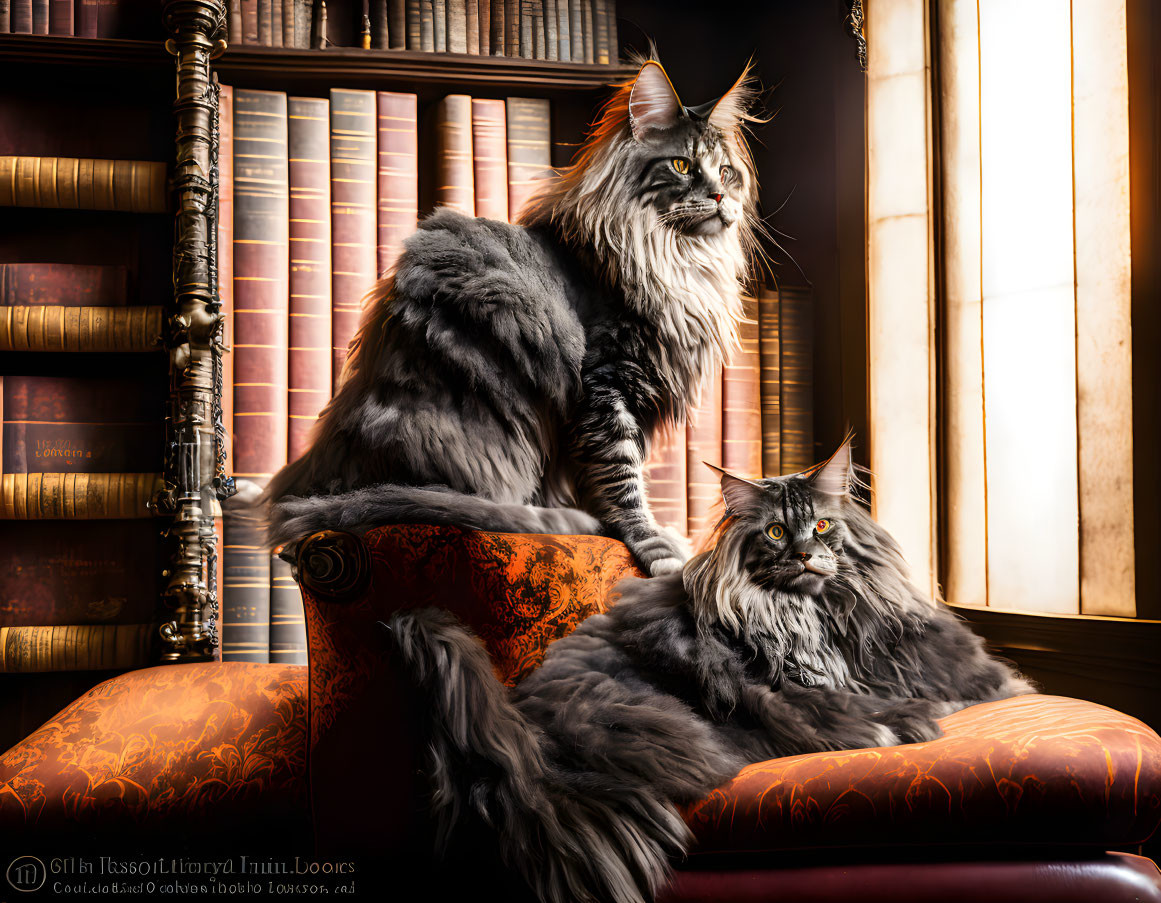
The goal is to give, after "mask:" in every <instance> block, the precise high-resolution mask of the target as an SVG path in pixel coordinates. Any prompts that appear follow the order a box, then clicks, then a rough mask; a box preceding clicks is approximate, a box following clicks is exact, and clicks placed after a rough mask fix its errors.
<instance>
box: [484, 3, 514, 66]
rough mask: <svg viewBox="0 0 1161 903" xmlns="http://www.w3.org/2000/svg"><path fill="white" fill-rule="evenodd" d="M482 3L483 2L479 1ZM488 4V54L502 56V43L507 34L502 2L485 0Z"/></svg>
mask: <svg viewBox="0 0 1161 903" xmlns="http://www.w3.org/2000/svg"><path fill="white" fill-rule="evenodd" d="M480 2H481V3H484V2H485V0H480ZM486 2H487V4H488V54H489V55H490V56H503V55H504V41H505V36H506V35H507V33H508V28H507V25H506V22H507V19H506V18H505V16H506V13H505V7H504V0H486Z"/></svg>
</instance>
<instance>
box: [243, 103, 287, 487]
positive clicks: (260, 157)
mask: <svg viewBox="0 0 1161 903" xmlns="http://www.w3.org/2000/svg"><path fill="white" fill-rule="evenodd" d="M287 178H288V174H287V121H286V95H285V94H283V93H281V92H278V91H253V90H249V89H242V88H235V89H234V473H235V475H236V476H239V477H244V478H246V479H249V480H254V481H258V482H264V481H266V480H268V479H269V478H270V477H271V476H273V475H274V473H275V472H276V471H277V470H278V469H279V468H280V467H282V465H283V464H285V463H286V420H287V416H286V415H287V391H286V390H287V352H286V348H287V339H288V325H287V324H288V320H289V287H288V276H289V269H290V260H289V244H290V241H289V238H290V235H289V233H290V222H289V220H290V210H289V191H288V185H287Z"/></svg>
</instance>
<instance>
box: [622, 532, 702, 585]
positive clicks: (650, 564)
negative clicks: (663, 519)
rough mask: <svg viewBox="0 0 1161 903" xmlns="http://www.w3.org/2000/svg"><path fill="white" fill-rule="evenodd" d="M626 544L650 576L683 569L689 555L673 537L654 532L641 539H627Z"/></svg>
mask: <svg viewBox="0 0 1161 903" xmlns="http://www.w3.org/2000/svg"><path fill="white" fill-rule="evenodd" d="M625 545H627V546H628V547H629V551H630V552H632V553H633V557H634V558H635V559H636V560H637V564H638V565H639V566H640V568H641V570H643V571H644V572H645V573H646V574H648V575H649V576H650V577H660V576H661V575H662V574H672V573H673V572H674V571H679V570H681V568H682V566H683V565H684V564H685V559H686V558H687V557H688V555H687V553H686V551H685V549H683V548H682V547H681V544H680V543H678V542H677V540H675V539H674V538H673V537H671V536H667V535H666V534H664V533H652V534H649V535H647V536H644V537H642V538H640V539H626V541H625Z"/></svg>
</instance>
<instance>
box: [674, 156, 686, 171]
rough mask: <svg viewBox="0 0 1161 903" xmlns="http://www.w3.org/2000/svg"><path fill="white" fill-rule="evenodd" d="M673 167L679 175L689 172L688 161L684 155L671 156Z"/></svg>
mask: <svg viewBox="0 0 1161 903" xmlns="http://www.w3.org/2000/svg"><path fill="white" fill-rule="evenodd" d="M673 168H674V169H675V170H677V172H678V173H680V174H681V175H683V176H684V175H685V174H686V173H687V172H689V161H688V160H686V159H685V158H684V157H674V158H673Z"/></svg>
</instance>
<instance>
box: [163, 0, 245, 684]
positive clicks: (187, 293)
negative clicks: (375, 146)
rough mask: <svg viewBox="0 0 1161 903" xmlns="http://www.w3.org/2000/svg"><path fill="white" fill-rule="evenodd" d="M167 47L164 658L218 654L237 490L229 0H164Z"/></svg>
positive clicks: (201, 657) (194, 658) (202, 657)
mask: <svg viewBox="0 0 1161 903" xmlns="http://www.w3.org/2000/svg"><path fill="white" fill-rule="evenodd" d="M165 23H166V26H167V28H168V29H169V31H170V33H171V34H172V35H173V36H172V37H171V38H170V39H169V40H168V41H167V42H166V49H167V50H169V52H170V53H172V54H173V55H174V56H175V57H176V58H177V100H176V101H175V103H174V117H175V119H176V122H177V160H176V164H175V166H174V172H173V185H172V187H173V197H174V199H175V207H176V211H177V212H176V222H175V224H174V226H175V228H174V240H173V288H174V307H173V313H172V315H171V317H170V320H169V352H170V407H169V413H168V417H167V437H166V438H167V449H166V461H165V481H166V486H165V489H164V490H163V491H162V492H161V493H160V494H159V495H158V498H157V507H158V510H159V511H160V512H161V513H164V514H169V515H171V516H172V518H173V522H172V526H171V527H170V529H169V538H170V541H171V542H172V550H171V554H170V559H169V561H170V563H169V567H168V569H167V570H166V572H165V576H166V578H167V583H166V587H165V591H164V599H165V602H166V604H167V605H168V607H169V608H170V609H171V611H172V615H171V617H170V619H169V620H168V621H166V622H165V623H163V624H162V625H161V639H162V644H163V649H162V654H161V658H162V661H166V662H179V661H180V662H185V661H199V660H205V659H208V658H212V657H213V655H214V651H215V649H216V647H217V645H218V631H217V615H218V599H217V586H216V578H215V571H216V558H217V548H216V547H217V540H216V537H215V535H214V518H215V516H218V515H220V514H221V505H220V501H221V500H222V499H224V498H227V497H229V496H230V495H231V494H232V493H233V481H232V480H231V479H229V478H228V477H227V476H226V474H225V455H224V445H223V438H224V433H223V427H222V407H221V397H222V357H221V356H222V336H223V327H224V323H223V319H222V314H221V304H220V299H219V298H218V273H217V232H218V230H217V220H218V128H217V111H218V86H217V85H216V84H215V83H214V82H213V81H211V76H210V60H211V59H212V58H213V57H215V56H217V55H218V54H220V53H221V52H222V50H224V49H225V41H224V40H223V37H224V34H225V23H226V4H225V0H167V2H166V4H165Z"/></svg>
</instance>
